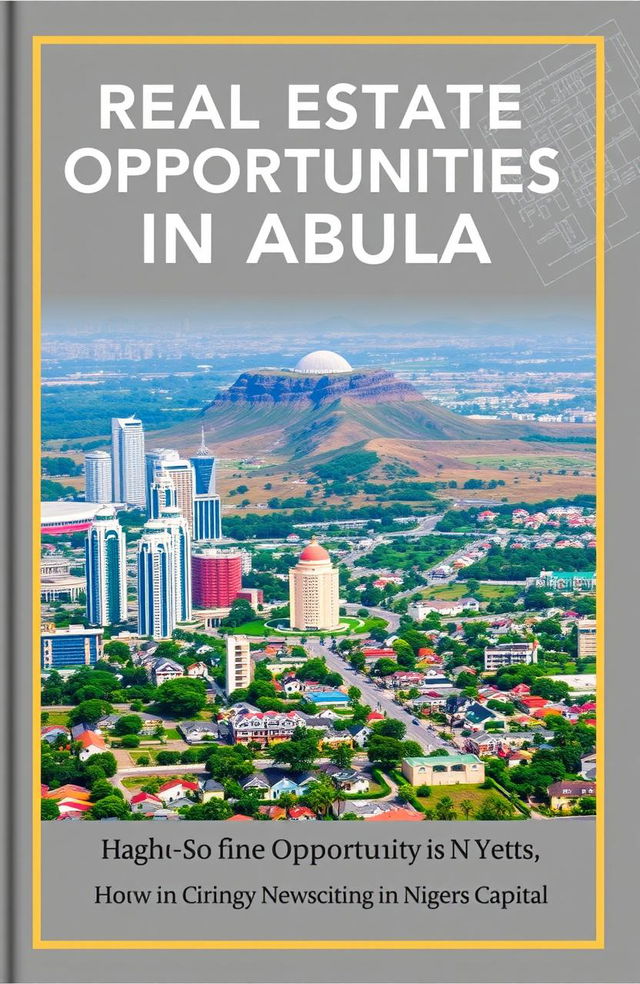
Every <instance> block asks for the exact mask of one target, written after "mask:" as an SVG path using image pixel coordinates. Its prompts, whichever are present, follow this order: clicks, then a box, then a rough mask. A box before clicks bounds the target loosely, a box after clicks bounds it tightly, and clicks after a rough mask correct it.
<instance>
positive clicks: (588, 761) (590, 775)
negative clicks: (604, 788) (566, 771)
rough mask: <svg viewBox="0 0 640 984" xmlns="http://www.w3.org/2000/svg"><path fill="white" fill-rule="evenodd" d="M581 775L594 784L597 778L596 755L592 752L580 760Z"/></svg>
mask: <svg viewBox="0 0 640 984" xmlns="http://www.w3.org/2000/svg"><path fill="white" fill-rule="evenodd" d="M580 775H581V776H582V778H583V779H589V780H590V781H591V782H593V781H594V780H595V778H596V753H595V752H590V753H589V754H588V755H583V756H582V758H581V759H580Z"/></svg>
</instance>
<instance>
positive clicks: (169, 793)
mask: <svg viewBox="0 0 640 984" xmlns="http://www.w3.org/2000/svg"><path fill="white" fill-rule="evenodd" d="M199 792H200V786H199V785H198V783H197V782H191V781H189V780H187V779H169V780H168V782H165V783H164V784H163V785H162V786H160V789H159V790H158V794H157V795H158V796H159V797H160V799H161V800H162V802H163V803H165V804H166V803H172V804H174V805H175V803H176V802H177V801H180V800H185V799H186V801H187V803H188V804H189V806H193V800H191V799H189V797H188V793H194V794H197V793H199Z"/></svg>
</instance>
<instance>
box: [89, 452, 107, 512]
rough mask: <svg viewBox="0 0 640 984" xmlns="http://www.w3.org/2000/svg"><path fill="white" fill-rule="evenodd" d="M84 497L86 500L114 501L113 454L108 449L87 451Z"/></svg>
mask: <svg viewBox="0 0 640 984" xmlns="http://www.w3.org/2000/svg"><path fill="white" fill-rule="evenodd" d="M84 498H85V501H86V502H113V479H112V467H111V455H109V454H107V452H106V451H87V453H86V454H85V456H84Z"/></svg>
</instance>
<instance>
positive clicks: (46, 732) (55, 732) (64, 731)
mask: <svg viewBox="0 0 640 984" xmlns="http://www.w3.org/2000/svg"><path fill="white" fill-rule="evenodd" d="M58 738H71V732H70V731H69V729H68V728H65V726H64V725H63V724H48V725H45V727H43V728H40V739H41V741H46V742H48V743H49V744H50V745H53V744H54V743H55V742H56V741H57V740H58Z"/></svg>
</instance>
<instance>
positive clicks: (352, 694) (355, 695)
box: [347, 687, 362, 704]
mask: <svg viewBox="0 0 640 984" xmlns="http://www.w3.org/2000/svg"><path fill="white" fill-rule="evenodd" d="M347 696H348V698H349V700H350V701H351V703H352V704H357V703H358V701H359V700H360V698H361V697H362V691H361V690H360V688H359V687H349V689H348V690H347Z"/></svg>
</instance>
